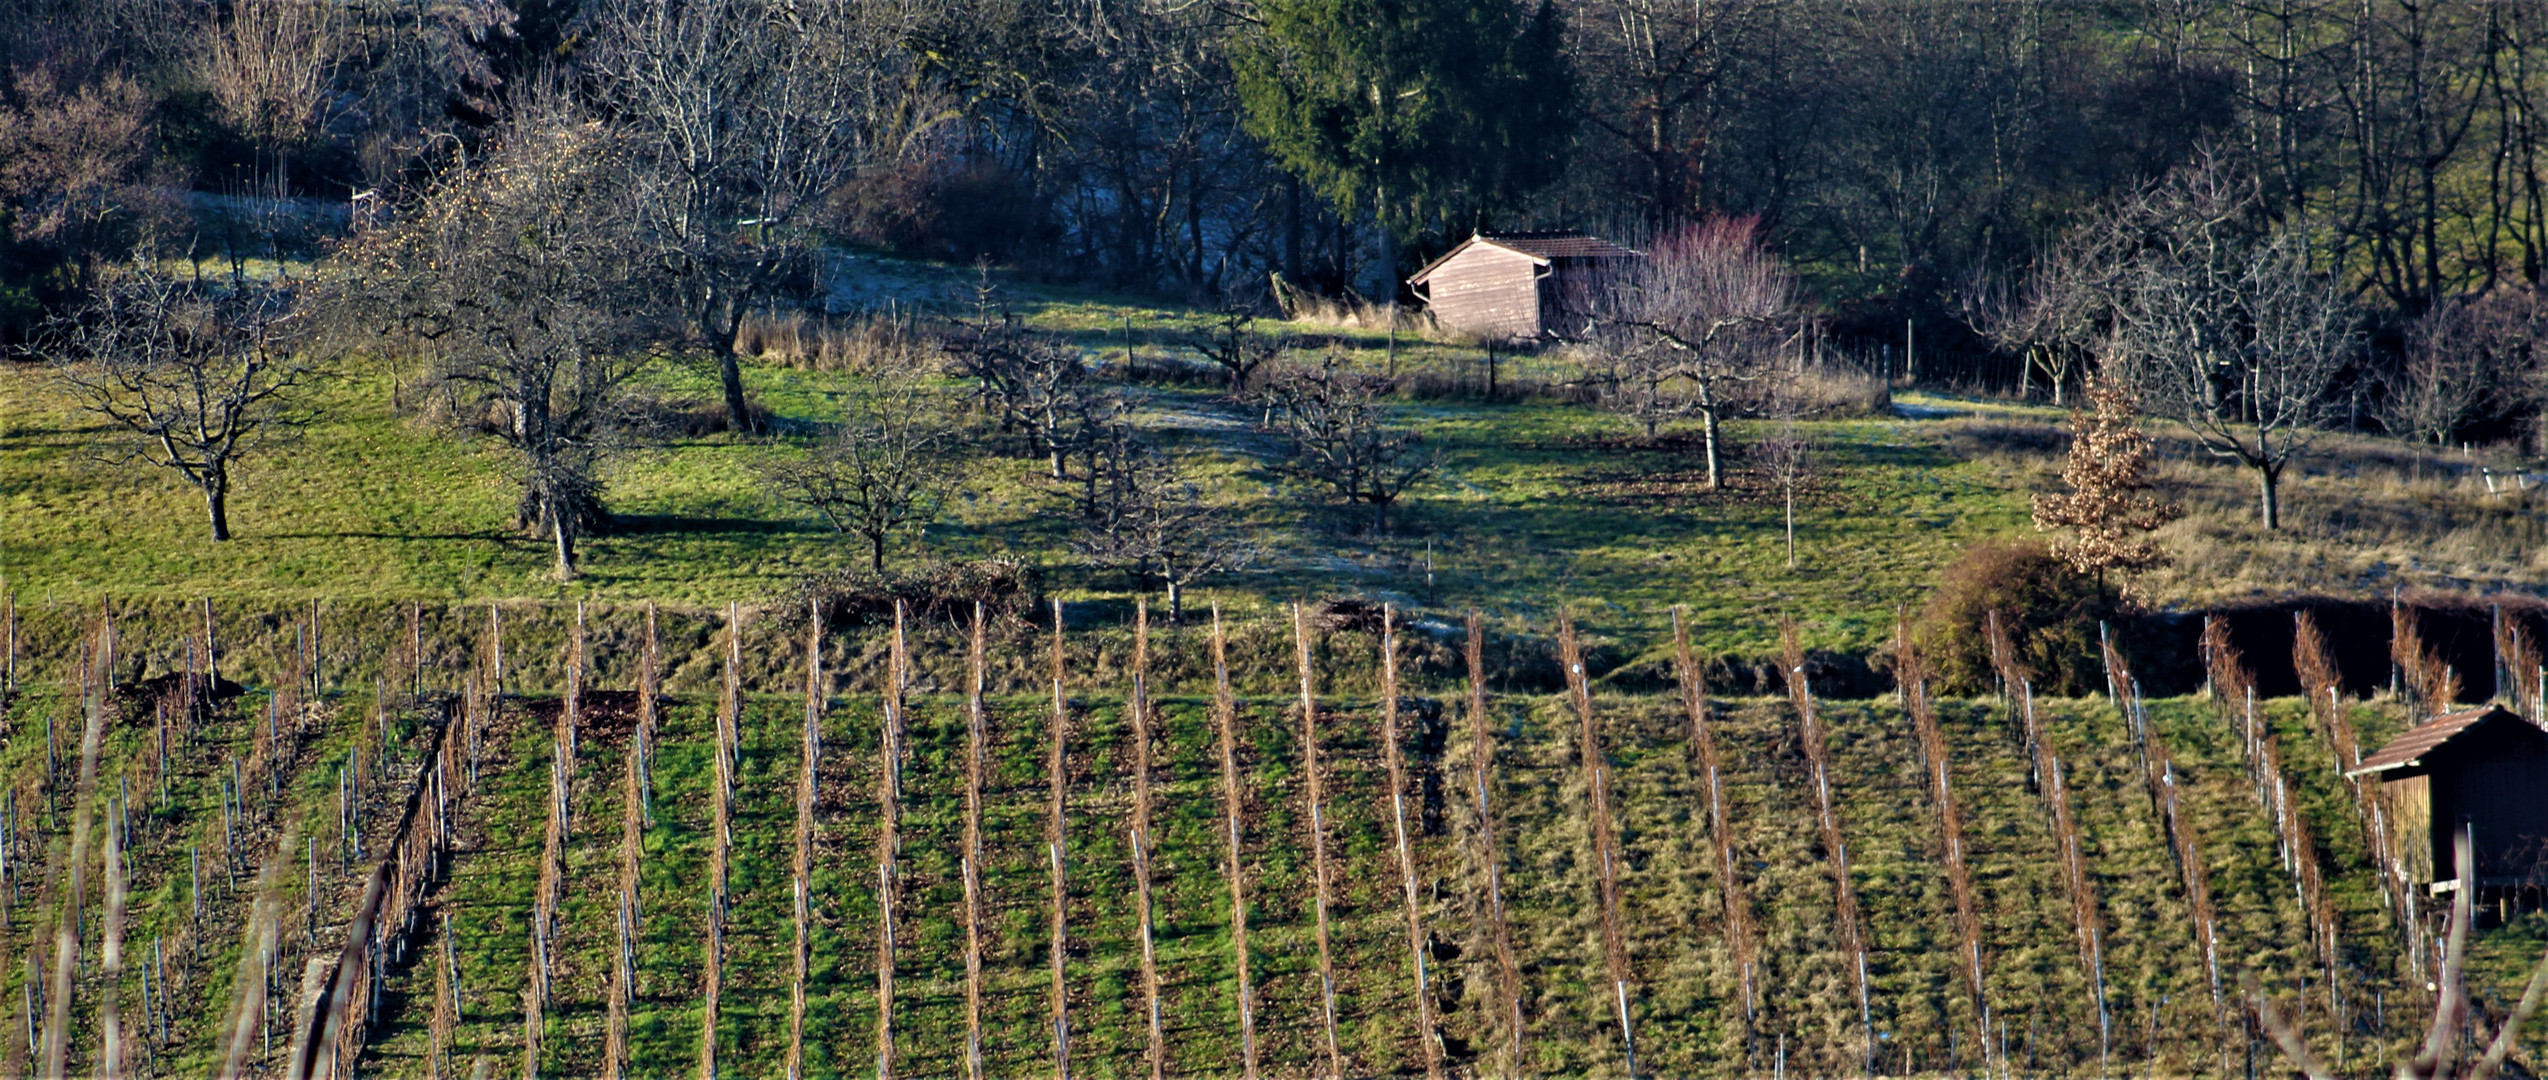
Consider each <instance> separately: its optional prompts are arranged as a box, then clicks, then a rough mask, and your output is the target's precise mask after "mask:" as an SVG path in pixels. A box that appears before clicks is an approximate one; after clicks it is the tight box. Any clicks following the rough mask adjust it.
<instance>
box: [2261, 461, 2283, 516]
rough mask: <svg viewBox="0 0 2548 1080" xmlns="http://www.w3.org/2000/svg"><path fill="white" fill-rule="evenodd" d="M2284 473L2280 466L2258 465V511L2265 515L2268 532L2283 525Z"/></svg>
mask: <svg viewBox="0 0 2548 1080" xmlns="http://www.w3.org/2000/svg"><path fill="white" fill-rule="evenodd" d="M2282 473H2283V470H2282V468H2281V467H2280V466H2275V465H2259V466H2257V467H2256V496H2257V504H2256V508H2257V511H2258V512H2259V513H2261V514H2262V515H2263V518H2264V522H2265V530H2266V531H2267V532H2271V531H2273V530H2276V529H2280V528H2282V527H2283V506H2282V495H2281V490H2280V489H2281V486H2282V480H2283V476H2282Z"/></svg>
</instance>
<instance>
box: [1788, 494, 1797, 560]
mask: <svg viewBox="0 0 2548 1080" xmlns="http://www.w3.org/2000/svg"><path fill="white" fill-rule="evenodd" d="M1787 568H1788V569H1790V570H1793V569H1795V568H1796V485H1794V484H1792V483H1791V484H1789V485H1787Z"/></svg>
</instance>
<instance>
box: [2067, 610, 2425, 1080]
mask: <svg viewBox="0 0 2548 1080" xmlns="http://www.w3.org/2000/svg"><path fill="white" fill-rule="evenodd" d="M2102 646H2103V648H2102V649H2101V652H2102V653H2103V655H2104V659H2105V665H2106V678H2107V680H2108V681H2109V682H2111V683H2112V684H2113V685H2114V686H2115V687H2116V689H2117V691H2118V694H2117V697H2116V698H2115V704H2116V705H2117V707H2119V708H2121V709H2122V710H2123V714H2124V716H2125V717H2126V718H2128V719H2129V720H2130V722H2131V724H2132V726H2133V728H2134V730H2137V731H2139V732H2141V738H2142V742H2143V745H2144V747H2145V750H2144V759H2143V764H2144V766H2145V768H2146V770H2147V772H2146V775H2145V779H2146V780H2147V782H2148V784H2149V787H2150V798H2151V801H2152V802H2154V803H2155V804H2157V807H2158V811H2159V823H2160V825H2161V826H2162V827H2164V828H2165V829H2166V830H2167V834H2168V846H2169V850H2170V851H2171V852H2172V853H2173V854H2174V855H2175V856H2176V866H2177V871H2178V873H2179V874H2181V875H2182V877H2183V880H2184V887H2185V907H2186V913H2187V914H2188V915H2190V916H2191V917H2192V919H2193V922H2194V925H2193V927H2192V929H2193V931H2194V944H2195V947H2196V948H2199V949H2201V950H2202V951H2203V973H2204V976H2205V977H2206V979H2207V980H2208V982H2209V985H2210V987H2211V991H2212V1020H2213V1022H2214V1023H2215V1024H2217V1025H2219V1026H2220V1028H2221V1038H2222V1044H2221V1045H2222V1048H2223V1051H2224V1052H2225V1053H2226V1051H2227V1049H2228V1045H2229V1027H2228V1024H2229V1013H2228V1011H2227V1010H2228V1002H2227V1000H2226V999H2225V998H2224V997H2223V992H2222V986H2221V937H2220V932H2219V929H2218V926H2217V922H2218V919H2217V914H2216V913H2215V912H2214V910H2213V907H2212V884H2211V875H2210V874H2209V873H2207V872H2206V871H2205V870H2204V868H2203V844H2202V840H2201V838H2200V837H2198V836H2197V835H2195V832H2194V823H2193V822H2192V821H2191V820H2189V819H2188V818H2187V817H2186V815H2185V806H2184V800H2183V799H2182V797H2181V796H2180V789H2181V788H2182V787H2183V785H2182V784H2181V783H2179V782H2178V780H2177V774H2176V762H2175V760H2174V759H2172V758H2171V757H2170V756H2169V755H2168V745H2167V741H2166V740H2165V739H2162V738H2161V737H2160V736H2159V731H2158V728H2156V727H2154V726H2152V725H2151V723H2150V711H2149V709H2148V708H2147V707H2145V706H2144V704H2143V702H2142V700H2141V683H2140V681H2139V680H2137V679H2135V678H2133V677H2132V669H2131V668H2130V667H2128V666H2126V665H2125V663H2124V659H2123V653H2122V651H2121V650H2119V649H2116V648H2115V646H2114V642H2112V641H2111V640H2108V641H2105V642H2103V643H2102ZM2411 955H2412V951H2410V956H2411ZM2223 1065H2224V1067H2226V1066H2227V1059H2224V1060H2223Z"/></svg>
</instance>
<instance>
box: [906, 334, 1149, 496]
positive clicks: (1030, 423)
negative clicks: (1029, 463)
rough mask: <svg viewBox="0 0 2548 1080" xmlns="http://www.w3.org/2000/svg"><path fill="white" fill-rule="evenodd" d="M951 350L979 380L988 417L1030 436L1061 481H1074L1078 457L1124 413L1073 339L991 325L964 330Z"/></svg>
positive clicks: (957, 365)
mask: <svg viewBox="0 0 2548 1080" xmlns="http://www.w3.org/2000/svg"><path fill="white" fill-rule="evenodd" d="M947 348H948V352H949V354H950V356H951V358H952V360H953V363H952V367H953V369H954V371H955V373H956V374H957V375H959V376H961V377H964V378H968V379H972V380H973V381H974V383H975V387H976V389H975V398H976V400H977V401H979V402H980V404H981V406H982V408H983V411H984V412H986V413H988V414H990V415H991V416H992V417H993V418H995V419H996V420H997V421H998V422H999V425H1000V430H1001V431H1004V432H1013V431H1024V432H1026V433H1027V435H1028V438H1029V441H1030V442H1031V444H1032V446H1033V448H1034V452H1035V453H1036V454H1038V455H1041V456H1042V457H1043V458H1044V459H1045V460H1046V462H1047V464H1048V465H1049V466H1050V468H1051V474H1052V478H1053V479H1055V480H1067V479H1069V478H1070V459H1071V458H1072V457H1074V456H1077V455H1081V454H1087V453H1091V452H1093V450H1094V448H1095V446H1096V444H1097V442H1098V441H1099V440H1100V439H1101V438H1102V437H1103V436H1104V435H1105V433H1106V431H1107V429H1108V428H1109V427H1111V426H1112V425H1113V423H1114V421H1115V420H1116V418H1117V417H1119V416H1120V415H1121V414H1122V413H1123V411H1124V402H1123V400H1122V399H1121V397H1119V396H1118V395H1116V394H1113V393H1111V392H1109V391H1108V390H1107V389H1106V388H1104V387H1102V386H1099V385H1098V384H1097V383H1096V381H1095V380H1093V379H1091V378H1090V373H1089V370H1088V365H1086V364H1085V363H1082V362H1081V359H1080V355H1079V349H1078V347H1077V346H1074V345H1072V344H1071V343H1070V342H1069V341H1068V340H1067V339H1064V338H1061V337H1058V336H1055V335H1050V334H1038V333H1033V332H1031V331H1026V330H1020V329H1018V328H1016V327H1014V326H1010V325H1007V324H1006V323H991V322H987V321H984V322H978V323H975V324H972V325H968V326H966V327H964V328H963V329H962V330H961V331H960V332H959V333H958V334H957V335H956V336H955V337H954V338H953V339H952V340H951V341H949V342H948V345H947Z"/></svg>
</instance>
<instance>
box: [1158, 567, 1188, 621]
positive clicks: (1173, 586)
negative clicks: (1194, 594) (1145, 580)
mask: <svg viewBox="0 0 2548 1080" xmlns="http://www.w3.org/2000/svg"><path fill="white" fill-rule="evenodd" d="M1160 580H1162V581H1165V582H1166V583H1167V585H1168V621H1169V622H1171V623H1182V622H1184V621H1186V590H1185V586H1184V585H1181V584H1179V583H1178V582H1177V579H1176V576H1175V575H1173V574H1171V575H1168V576H1167V577H1164V578H1161V579H1160Z"/></svg>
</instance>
